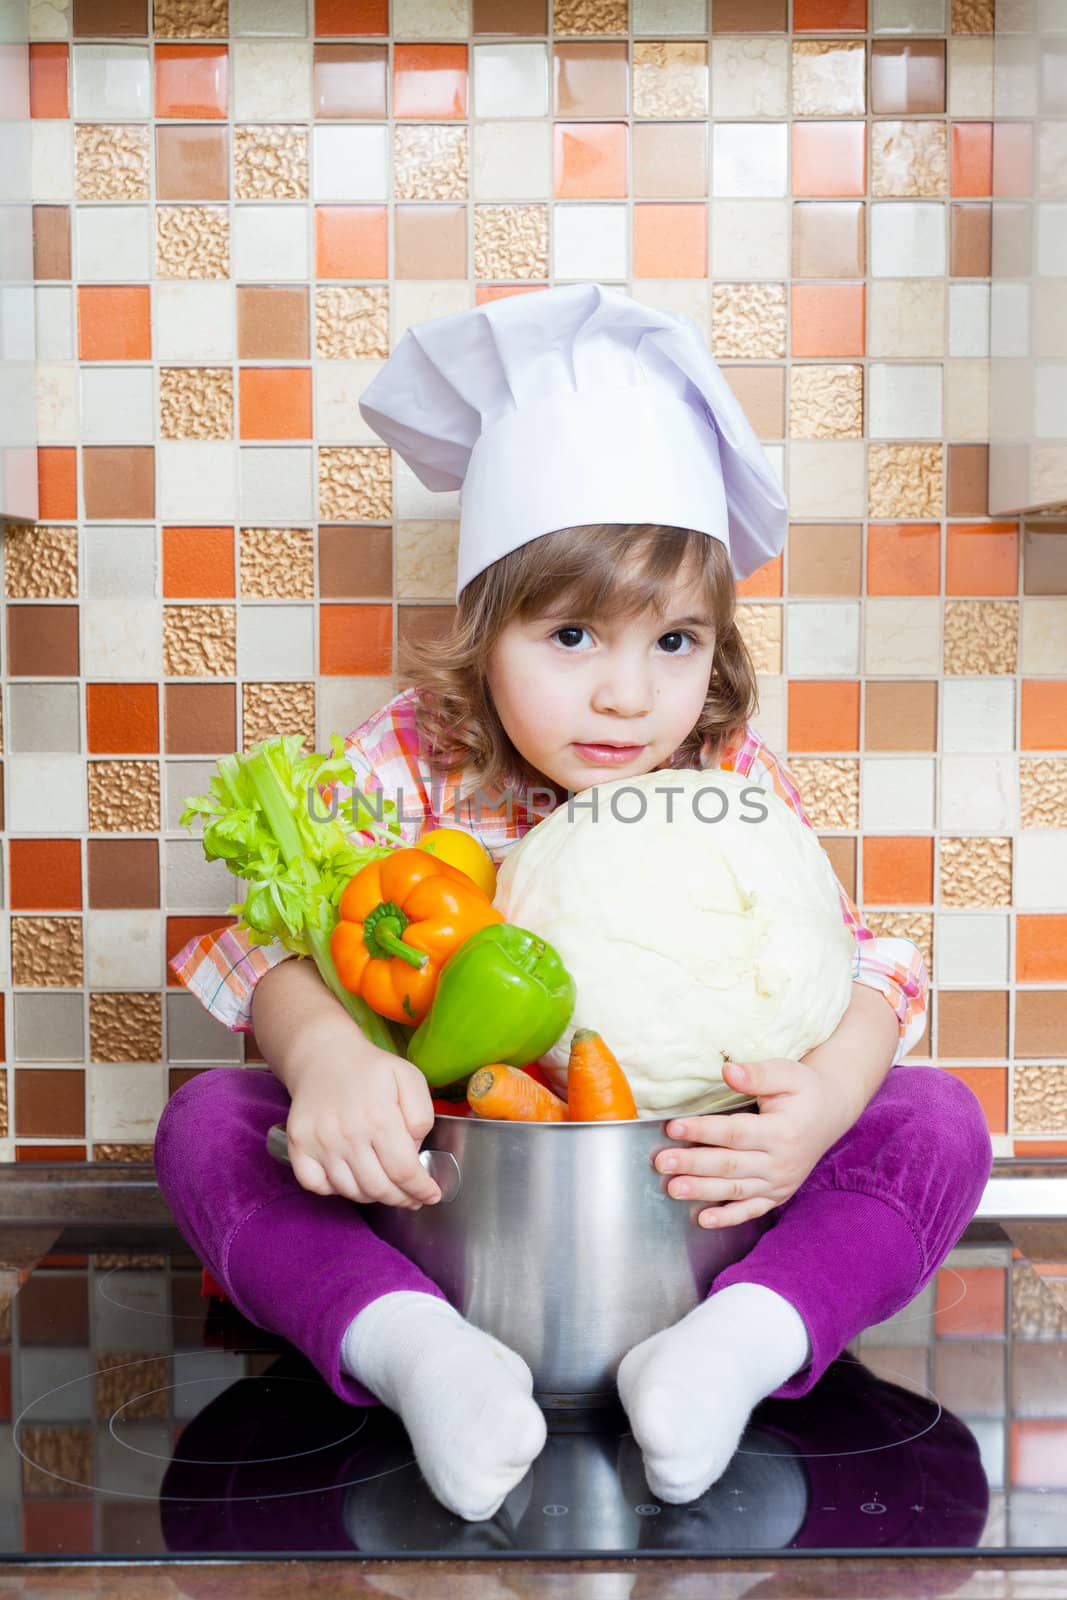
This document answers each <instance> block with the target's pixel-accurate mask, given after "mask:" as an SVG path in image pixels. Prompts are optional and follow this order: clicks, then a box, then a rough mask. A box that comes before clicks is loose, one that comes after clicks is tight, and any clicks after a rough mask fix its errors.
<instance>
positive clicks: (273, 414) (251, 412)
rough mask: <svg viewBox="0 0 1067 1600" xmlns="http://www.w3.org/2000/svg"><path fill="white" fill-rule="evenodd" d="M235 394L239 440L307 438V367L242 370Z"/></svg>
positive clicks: (308, 399)
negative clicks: (237, 402) (237, 408)
mask: <svg viewBox="0 0 1067 1600" xmlns="http://www.w3.org/2000/svg"><path fill="white" fill-rule="evenodd" d="M238 393H239V403H240V435H239V436H240V438H242V439H310V438H311V368H310V367H242V368H241V369H240V371H239V373H238Z"/></svg>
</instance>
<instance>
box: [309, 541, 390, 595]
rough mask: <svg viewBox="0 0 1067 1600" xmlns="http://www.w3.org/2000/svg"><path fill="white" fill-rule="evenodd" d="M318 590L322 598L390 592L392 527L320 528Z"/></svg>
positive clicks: (386, 593)
mask: <svg viewBox="0 0 1067 1600" xmlns="http://www.w3.org/2000/svg"><path fill="white" fill-rule="evenodd" d="M319 592H320V593H321V595H322V598H323V599H324V600H360V599H372V598H373V599H377V598H378V597H380V596H383V595H391V594H392V592H393V530H392V529H391V528H374V527H360V526H358V525H355V526H348V525H341V526H337V527H330V528H320V529H319Z"/></svg>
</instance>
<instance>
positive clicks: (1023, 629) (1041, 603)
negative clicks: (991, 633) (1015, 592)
mask: <svg viewBox="0 0 1067 1600" xmlns="http://www.w3.org/2000/svg"><path fill="white" fill-rule="evenodd" d="M1020 610H1021V613H1022V615H1021V617H1020V640H1019V671H1020V672H1022V673H1054V674H1056V675H1057V676H1062V675H1063V674H1064V673H1067V595H1048V596H1042V597H1040V598H1031V599H1025V600H1023V601H1021V602H1020Z"/></svg>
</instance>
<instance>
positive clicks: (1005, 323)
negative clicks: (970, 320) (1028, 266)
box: [989, 283, 1058, 356]
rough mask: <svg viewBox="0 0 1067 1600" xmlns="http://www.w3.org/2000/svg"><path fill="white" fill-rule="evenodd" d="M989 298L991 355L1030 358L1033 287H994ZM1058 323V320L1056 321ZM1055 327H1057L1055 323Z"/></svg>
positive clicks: (998, 285) (1012, 285) (995, 285)
mask: <svg viewBox="0 0 1067 1600" xmlns="http://www.w3.org/2000/svg"><path fill="white" fill-rule="evenodd" d="M991 289H992V293H991V294H990V297H989V353H990V355H992V356H1028V355H1029V354H1030V285H1029V284H1028V283H994V284H992V285H991ZM1057 321H1058V319H1057ZM1052 326H1053V327H1055V326H1056V323H1055V322H1053V324H1052Z"/></svg>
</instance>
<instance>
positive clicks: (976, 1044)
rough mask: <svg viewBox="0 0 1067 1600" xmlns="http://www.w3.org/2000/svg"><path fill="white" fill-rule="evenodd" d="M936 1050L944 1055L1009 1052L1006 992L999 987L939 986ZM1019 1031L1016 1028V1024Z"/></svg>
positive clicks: (994, 1055)
mask: <svg viewBox="0 0 1067 1600" xmlns="http://www.w3.org/2000/svg"><path fill="white" fill-rule="evenodd" d="M937 1004H938V1028H937V1054H938V1057H939V1058H940V1059H941V1060H946V1059H947V1058H949V1057H950V1056H951V1057H955V1058H957V1059H958V1058H967V1059H976V1058H981V1057H982V1056H993V1057H1004V1056H1006V1055H1007V1053H1008V996H1007V993H1006V991H1004V990H1002V989H939V990H938V992H937ZM1016 1032H1018V1028H1016Z"/></svg>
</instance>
